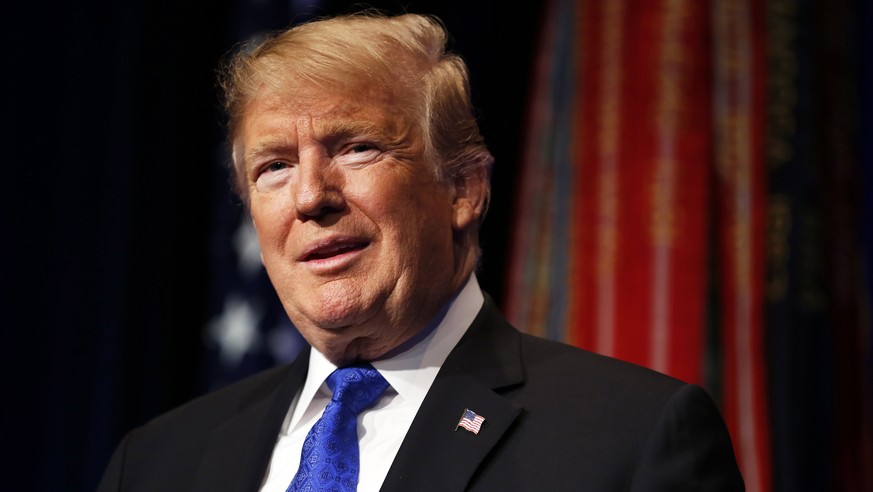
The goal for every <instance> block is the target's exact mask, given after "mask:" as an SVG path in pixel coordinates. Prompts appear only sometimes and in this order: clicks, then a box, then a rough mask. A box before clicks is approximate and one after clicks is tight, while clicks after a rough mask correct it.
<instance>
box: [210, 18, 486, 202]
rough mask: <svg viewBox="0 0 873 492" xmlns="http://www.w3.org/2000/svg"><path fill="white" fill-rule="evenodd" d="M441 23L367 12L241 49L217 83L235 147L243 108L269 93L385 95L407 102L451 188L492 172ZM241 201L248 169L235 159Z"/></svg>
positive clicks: (463, 75)
mask: <svg viewBox="0 0 873 492" xmlns="http://www.w3.org/2000/svg"><path fill="white" fill-rule="evenodd" d="M446 37H447V34H446V30H445V29H444V27H443V26H442V24H441V23H440V22H439V20H438V19H436V18H433V17H427V16H422V15H416V14H405V15H400V16H396V17H385V16H383V15H379V14H373V13H364V14H355V15H350V16H342V17H334V18H328V19H323V20H317V21H313V22H309V23H306V24H301V25H299V26H296V27H293V28H291V29H289V30H287V31H283V32H279V33H276V34H274V35H272V36H269V37H267V38H265V39H261V40H258V41H256V42H251V43H249V44H248V45H243V46H242V47H241V48H240V49H239V50H238V51H237V52H236V53H235V54H234V55H233V56H232V57H231V58H230V60H229V62H228V63H227V64H226V65H225V66H224V67H223V70H222V72H221V76H220V84H221V87H222V89H223V90H224V104H225V110H226V112H227V116H228V134H229V137H230V141H231V143H232V144H233V142H234V140H235V137H236V136H237V135H236V132H237V131H238V129H239V125H240V124H241V122H242V121H243V118H244V117H245V114H244V112H245V110H246V106H247V105H248V103H249V102H251V101H252V100H253V99H254V98H256V97H257V96H258V94H259V93H261V91H263V90H265V88H268V89H270V90H277V91H279V93H288V94H293V93H294V92H295V89H296V88H298V87H316V88H320V89H325V90H326V91H331V90H338V91H343V92H345V93H350V91H353V90H381V91H382V93H384V94H391V95H393V96H394V97H396V98H403V99H404V100H408V104H405V105H404V108H405V109H406V110H407V111H408V113H409V116H410V117H411V118H412V121H417V122H419V125H420V130H421V132H422V136H423V140H424V145H425V157H426V158H427V160H428V161H429V162H431V163H433V164H432V165H433V166H434V168H433V171H434V172H435V174H436V177H437V178H438V179H440V180H443V181H446V182H448V181H450V180H453V179H456V178H458V177H461V176H464V175H465V174H466V173H468V172H470V171H472V170H473V169H476V168H479V167H484V169H485V172H486V173H488V172H489V171H490V166H491V164H492V162H493V157H492V156H491V154H490V153H489V152H488V149H487V148H486V147H485V143H484V139H483V138H482V136H481V135H480V133H479V126H478V124H477V123H476V118H475V116H474V114H473V108H472V104H471V102H470V83H469V78H468V74H467V66H466V65H465V63H464V61H463V60H462V59H461V58H460V57H459V56H457V55H455V54H453V53H447V52H446V49H445V48H446ZM234 161H235V162H234V173H235V176H236V185H237V188H238V191H239V193H240V195H241V197H242V198H243V200H244V201H247V198H248V197H247V193H248V191H247V186H246V182H245V172H244V169H243V168H242V166H243V162H242V159H240V158H239V156H235V158H234Z"/></svg>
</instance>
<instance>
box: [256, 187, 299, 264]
mask: <svg viewBox="0 0 873 492" xmlns="http://www.w3.org/2000/svg"><path fill="white" fill-rule="evenodd" d="M285 206H286V205H284V204H282V203H280V200H276V199H263V198H261V199H259V200H257V201H255V200H254V199H253V200H252V202H251V205H250V207H251V210H250V212H251V217H252V222H253V224H254V226H255V231H257V233H258V242H259V243H260V246H261V250H262V251H265V252H269V250H271V249H273V248H281V247H282V245H283V244H284V239H283V237H284V236H285V234H286V232H287V231H288V226H289V223H288V221H289V217H290V216H289V214H288V213H287V212H286V211H285V208H284V207H285Z"/></svg>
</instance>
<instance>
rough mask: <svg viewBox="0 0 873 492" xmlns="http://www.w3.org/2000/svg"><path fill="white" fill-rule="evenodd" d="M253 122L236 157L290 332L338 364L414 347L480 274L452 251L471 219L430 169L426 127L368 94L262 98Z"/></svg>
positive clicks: (248, 119)
mask: <svg viewBox="0 0 873 492" xmlns="http://www.w3.org/2000/svg"><path fill="white" fill-rule="evenodd" d="M364 92H365V91H364ZM245 115H246V116H245V118H244V120H243V122H242V125H241V127H240V131H239V135H238V138H237V140H236V146H237V150H238V151H239V152H238V153H237V155H242V156H243V158H244V169H245V174H246V182H247V184H248V188H249V196H250V206H251V214H252V218H253V220H254V224H255V228H256V229H257V232H258V238H259V241H260V244H261V252H262V256H263V260H264V265H265V266H266V268H267V272H268V273H269V275H270V279H271V280H272V282H273V285H274V286H275V288H276V290H277V292H278V294H279V297H280V299H281V300H282V303H283V305H284V306H285V309H286V311H287V312H288V315H289V317H290V318H291V320H292V321H293V322H294V324H295V325H296V326H297V327H298V329H299V330H300V331H301V333H302V334H303V335H304V337H305V338H306V339H307V340H308V341H309V343H310V344H312V345H313V346H314V347H316V348H317V349H319V351H321V352H322V353H324V354H325V355H326V356H327V357H328V358H329V359H330V360H332V361H333V362H334V363H337V364H342V363H348V362H351V361H353V360H356V359H363V360H370V359H374V358H377V357H379V356H381V355H383V354H384V353H385V352H387V351H388V350H391V349H393V348H394V347H396V346H398V345H399V344H401V343H402V342H404V341H406V340H408V339H409V338H410V337H411V336H413V335H414V334H415V333H417V332H418V331H419V330H420V329H422V328H423V327H424V326H425V325H426V324H427V323H428V322H429V321H430V319H431V318H432V317H433V316H434V315H435V314H436V312H437V311H438V309H439V308H440V307H441V306H442V304H444V303H445V302H447V300H448V299H449V298H450V297H451V296H452V295H453V294H454V292H455V291H456V290H457V289H458V288H459V287H460V285H461V283H462V282H463V281H464V280H466V276H467V274H468V273H469V271H466V272H462V271H461V270H462V269H463V268H461V267H460V266H459V264H460V263H462V261H461V259H460V258H458V256H459V252H458V248H457V247H456V244H455V243H456V241H455V240H454V239H453V238H454V237H455V236H456V233H457V230H458V229H459V228H460V227H463V226H465V225H466V224H467V222H464V221H465V220H466V219H464V217H466V216H464V217H461V216H459V213H458V206H457V200H456V199H455V198H456V195H455V190H454V189H453V188H452V187H450V186H448V185H446V184H443V183H439V182H437V181H436V179H435V177H434V172H433V171H432V167H431V165H430V164H429V163H427V162H425V159H424V145H423V141H422V135H421V131H420V129H419V128H418V126H417V125H415V124H414V122H412V121H410V119H409V118H408V117H407V116H406V115H405V114H404V113H403V112H402V111H401V108H400V104H398V103H395V102H390V101H389V99H388V98H387V97H382V95H380V94H375V95H374V94H369V95H368V94H367V93H356V94H353V95H349V94H341V95H337V94H326V93H324V92H322V91H318V90H313V91H307V92H305V93H297V95H296V97H294V98H290V97H283V96H277V95H261V96H260V97H258V98H255V99H254V100H253V101H252V102H251V103H250V104H249V105H248V106H247V107H246V113H245ZM461 215H463V212H462V214H461Z"/></svg>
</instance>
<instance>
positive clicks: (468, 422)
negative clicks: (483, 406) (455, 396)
mask: <svg viewBox="0 0 873 492" xmlns="http://www.w3.org/2000/svg"><path fill="white" fill-rule="evenodd" d="M482 422H485V417H483V416H481V415H476V412H474V411H472V410H470V409H469V408H465V409H464V415H462V416H461V420H459V421H458V425H456V426H455V430H458V427H463V428H465V429H467V430H468V431H470V432H472V433H473V434H478V433H479V429H481V428H482Z"/></svg>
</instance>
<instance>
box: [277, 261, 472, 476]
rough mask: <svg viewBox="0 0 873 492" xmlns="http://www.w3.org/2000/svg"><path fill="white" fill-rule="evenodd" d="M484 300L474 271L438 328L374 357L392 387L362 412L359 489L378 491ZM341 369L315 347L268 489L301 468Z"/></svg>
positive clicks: (284, 426) (279, 445)
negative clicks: (387, 354) (333, 378)
mask: <svg viewBox="0 0 873 492" xmlns="http://www.w3.org/2000/svg"><path fill="white" fill-rule="evenodd" d="M484 301H485V298H484V297H483V295H482V291H481V289H480V288H479V283H478V281H477V280H476V275H475V274H473V275H471V276H470V279H469V280H468V281H467V283H466V285H465V286H464V288H463V289H461V292H460V293H459V294H458V295H457V297H455V299H454V300H452V302H451V303H450V304H449V306H448V309H447V310H445V315H444V316H443V317H442V319H441V320H439V324H438V325H437V326H436V328H434V329H433V330H431V331H430V332H429V333H427V335H426V336H425V337H424V338H422V339H421V340H420V341H418V342H416V343H415V344H414V345H413V346H411V347H410V348H409V349H407V350H404V351H402V352H400V353H398V354H396V355H393V356H391V357H389V358H386V359H383V360H378V361H373V362H372V365H373V367H374V368H376V370H378V371H379V373H380V374H382V377H384V378H385V380H386V381H388V384H389V387H388V389H387V390H386V391H385V394H383V395H382V397H381V398H380V399H379V400H378V401H377V402H376V404H375V405H373V407H371V408H370V409H368V410H365V411H363V412H361V414H360V415H359V416H358V443H359V447H360V459H361V462H360V471H359V473H358V490H359V491H377V490H379V488H380V487H381V486H382V482H384V481H385V477H386V476H387V475H388V469H389V468H391V463H392V462H393V461H394V457H395V456H396V455H397V451H398V450H399V449H400V445H401V443H402V442H403V438H404V437H406V432H407V431H408V430H409V426H410V425H411V424H412V420H413V419H414V418H415V414H416V413H418V409H419V407H421V403H422V401H424V397H425V395H426V394H427V392H428V390H430V386H431V385H432V384H433V381H434V379H436V375H437V373H438V372H439V370H440V368H441V367H442V365H443V362H445V360H446V357H448V355H449V352H451V351H452V349H453V348H455V345H457V343H458V341H459V340H460V339H461V337H462V336H463V335H464V333H466V331H467V328H469V326H470V324H471V323H472V322H473V319H474V318H475V317H476V315H477V314H478V313H479V310H480V309H481V308H482V304H483V303H484ZM441 314H442V313H441ZM437 318H438V319H439V316H438V317H437ZM436 321H437V320H434V322H436ZM335 369H336V366H335V365H333V364H332V363H331V362H330V361H328V360H327V359H326V358H325V357H324V355H322V354H321V353H320V352H318V351H317V350H315V348H313V349H312V350H311V351H310V355H309V373H308V374H307V376H306V383H305V384H304V385H303V388H302V389H301V390H300V392H299V393H298V394H297V397H295V399H294V402H292V403H291V407H290V408H289V409H288V415H287V416H286V417H285V422H284V423H283V424H282V429H281V431H280V432H279V436H278V440H277V442H276V446H275V447H274V448H273V457H272V458H271V460H270V466H269V468H268V469H267V474H266V477H265V478H264V483H263V485H262V486H261V491H262V492H284V491H285V490H286V489H287V488H288V484H290V483H291V479H292V478H294V475H295V474H296V473H297V468H298V467H299V465H300V453H301V451H302V449H303V441H304V439H305V438H306V435H307V434H308V433H309V429H310V428H311V427H312V426H313V425H314V424H315V422H316V421H317V420H318V419H319V418H320V417H321V414H322V412H324V408H325V407H326V406H327V403H328V402H329V401H330V397H331V391H330V388H328V387H327V383H326V382H325V380H326V379H327V377H328V376H329V375H330V373H332V372H333V371H334V370H335Z"/></svg>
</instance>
